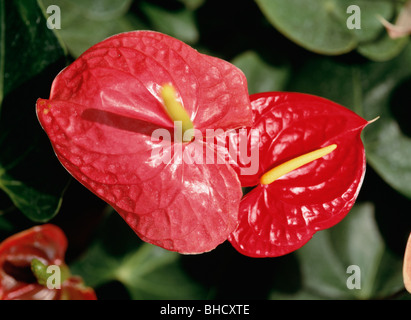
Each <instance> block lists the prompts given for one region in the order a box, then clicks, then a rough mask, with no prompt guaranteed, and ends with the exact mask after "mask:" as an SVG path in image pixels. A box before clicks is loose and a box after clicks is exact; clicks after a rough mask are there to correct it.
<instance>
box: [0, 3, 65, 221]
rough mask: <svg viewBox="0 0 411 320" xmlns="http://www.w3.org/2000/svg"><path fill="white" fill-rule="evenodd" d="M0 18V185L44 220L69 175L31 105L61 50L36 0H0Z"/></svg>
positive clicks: (20, 206) (46, 84) (28, 211)
mask: <svg viewBox="0 0 411 320" xmlns="http://www.w3.org/2000/svg"><path fill="white" fill-rule="evenodd" d="M5 12H7V14H5ZM0 18H1V22H0V25H1V40H0V42H1V53H0V54H1V56H0V66H1V67H0V79H1V80H0V84H1V85H2V86H1V88H0V98H1V100H2V105H1V114H0V150H1V153H0V188H1V189H2V190H3V191H4V192H5V193H6V194H7V195H8V196H9V197H10V199H11V200H12V201H13V203H14V204H15V205H16V207H17V208H18V209H20V210H21V211H22V212H23V213H24V214H26V215H27V216H28V217H29V218H30V219H32V220H34V221H46V220H48V219H50V218H51V217H53V216H54V215H55V214H56V213H57V211H58V209H59V207H60V204H61V195H62V193H63V190H64V188H65V186H66V184H67V181H68V179H67V175H66V174H65V172H63V170H62V169H61V167H60V165H59V164H58V162H57V159H56V158H55V156H54V155H53V153H52V150H51V148H50V144H49V142H48V141H47V140H46V139H45V135H44V133H43V131H42V129H41V127H40V125H39V123H38V121H37V118H36V116H35V110H34V106H35V102H36V99H37V98H38V97H39V96H38V94H41V93H42V94H48V91H49V88H50V84H51V80H52V79H50V72H55V74H57V72H58V71H60V69H61V68H63V67H64V65H65V61H64V56H65V52H64V50H63V48H62V47H61V45H60V42H59V41H58V39H57V38H56V37H55V35H54V33H53V32H52V31H51V30H49V29H48V28H47V25H46V19H45V17H44V16H43V12H42V10H41V9H40V7H39V6H38V4H37V1H35V0H29V1H25V0H24V1H23V0H16V1H4V0H1V1H0ZM51 74H52V73H51Z"/></svg>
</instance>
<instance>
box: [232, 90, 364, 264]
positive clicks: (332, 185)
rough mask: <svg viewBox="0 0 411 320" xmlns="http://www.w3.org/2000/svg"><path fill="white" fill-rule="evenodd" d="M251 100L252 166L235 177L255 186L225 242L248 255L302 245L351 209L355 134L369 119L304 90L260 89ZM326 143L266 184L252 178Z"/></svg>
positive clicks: (359, 151) (357, 170)
mask: <svg viewBox="0 0 411 320" xmlns="http://www.w3.org/2000/svg"><path fill="white" fill-rule="evenodd" d="M251 101H252V106H253V111H254V121H255V122H254V126H253V127H252V128H253V129H258V130H259V132H260V140H259V150H260V153H259V155H260V157H259V158H260V159H259V169H258V171H257V173H256V174H254V175H248V176H244V175H243V176H240V180H241V181H242V184H243V186H252V185H257V186H256V187H255V189H253V190H252V191H251V192H250V193H249V194H247V195H246V196H245V197H244V198H243V200H242V201H241V205H240V214H239V219H240V223H239V227H238V228H237V229H236V231H235V232H233V234H232V235H230V237H229V240H230V242H231V243H232V244H233V246H234V247H236V248H237V249H238V250H239V251H240V252H242V253H244V254H246V255H249V256H254V257H265V256H279V255H283V254H286V253H289V252H291V251H294V250H296V249H298V248H299V247H301V246H303V245H304V244H305V243H306V242H307V241H308V240H309V239H310V238H311V236H312V235H313V234H314V233H315V232H316V231H318V230H322V229H325V228H329V227H331V226H333V225H335V224H336V223H338V222H339V221H340V220H341V219H343V218H344V216H345V215H346V214H347V213H348V211H349V210H350V209H351V207H352V205H353V204H354V202H355V199H356V197H357V195H358V192H359V189H360V186H361V184H362V180H363V177H364V174H365V152H364V147H363V145H362V141H361V137H360V134H361V131H362V129H363V128H364V127H365V126H366V125H367V123H368V122H367V121H365V120H364V119H362V118H361V117H359V116H358V115H356V114H355V113H353V112H352V111H350V110H348V109H347V108H345V107H343V106H340V105H338V104H336V103H334V102H331V101H329V100H326V99H323V98H320V97H315V96H311V95H306V94H300V93H274V92H273V93H263V94H257V95H253V96H252V97H251ZM331 144H337V146H338V147H337V149H336V150H334V151H333V152H332V153H330V154H328V155H326V156H324V157H323V158H320V159H318V160H315V161H313V162H311V163H308V164H306V165H304V166H302V167H300V168H298V169H296V170H294V171H292V172H290V173H288V174H286V175H284V176H283V177H281V178H279V179H278V180H276V181H274V182H273V183H271V184H269V185H261V184H260V183H259V179H260V177H261V175H262V174H263V173H265V172H266V171H268V170H269V169H271V168H273V167H275V166H277V165H279V164H281V163H283V162H285V161H287V160H290V159H293V158H295V157H298V156H300V155H302V154H305V153H308V152H310V151H313V150H316V149H319V148H322V147H325V146H328V145H331ZM250 145H251V143H250ZM241 166H242V164H241V162H239V163H238V165H236V166H234V167H235V169H236V170H237V171H238V172H240V170H239V169H240V168H241Z"/></svg>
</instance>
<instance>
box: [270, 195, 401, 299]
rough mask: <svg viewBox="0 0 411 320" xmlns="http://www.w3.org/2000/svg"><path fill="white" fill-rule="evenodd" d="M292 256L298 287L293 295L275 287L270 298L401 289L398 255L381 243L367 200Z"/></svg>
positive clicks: (372, 294) (359, 295)
mask: <svg viewBox="0 0 411 320" xmlns="http://www.w3.org/2000/svg"><path fill="white" fill-rule="evenodd" d="M296 255H297V258H298V261H299V264H300V266H301V278H302V283H301V288H300V289H299V290H298V291H297V292H295V293H294V294H283V293H282V292H280V291H278V290H276V291H273V292H272V293H271V298H277V299H278V298H291V297H292V298H300V299H301V298H307V299H372V298H384V297H388V296H390V295H392V294H394V293H396V292H399V291H401V290H402V289H403V283H402V257H398V256H396V255H394V254H393V253H392V252H391V251H390V250H389V249H388V248H387V246H386V245H385V243H384V241H383V238H382V237H381V235H380V233H379V229H378V226H377V224H376V222H375V217H374V206H373V205H372V204H371V203H362V204H356V205H355V206H354V208H353V209H352V211H351V212H350V213H349V214H348V216H347V217H346V218H344V220H343V221H342V222H340V223H339V224H338V225H337V226H335V227H333V228H331V229H327V230H323V231H320V232H317V233H316V234H315V235H314V236H313V238H312V239H311V240H310V241H309V242H308V243H307V244H306V245H305V246H304V247H303V248H301V249H299V250H298V251H297V252H296ZM349 266H355V267H354V268H357V269H353V270H350V269H349ZM354 278H356V279H354ZM351 285H356V286H351Z"/></svg>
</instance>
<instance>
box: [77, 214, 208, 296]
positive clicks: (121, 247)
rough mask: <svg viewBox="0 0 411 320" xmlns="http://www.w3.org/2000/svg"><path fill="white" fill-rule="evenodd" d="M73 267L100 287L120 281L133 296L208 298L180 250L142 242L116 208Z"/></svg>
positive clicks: (93, 285)
mask: <svg viewBox="0 0 411 320" xmlns="http://www.w3.org/2000/svg"><path fill="white" fill-rule="evenodd" d="M70 270H71V271H72V273H73V274H77V275H81V276H82V277H83V279H84V281H85V283H86V284H87V285H89V286H92V287H94V288H97V289H98V287H100V286H102V285H104V284H106V283H109V282H111V281H119V282H121V283H122V284H123V285H124V286H125V288H126V289H127V290H128V292H129V294H130V297H131V298H132V299H204V298H205V290H204V289H203V288H202V287H201V286H200V285H199V284H197V283H195V282H194V281H193V280H192V279H191V278H189V276H188V275H187V274H186V272H185V271H184V270H183V269H182V267H181V264H180V255H179V254H178V253H175V252H170V251H166V250H164V249H161V248H159V247H156V246H153V245H151V244H148V243H142V242H141V241H140V240H139V238H138V237H137V236H136V235H135V234H134V232H133V231H132V230H131V229H130V228H129V227H128V225H126V223H125V222H124V221H123V220H122V219H121V217H120V216H119V215H117V213H115V212H113V213H112V214H111V215H110V216H109V217H108V218H107V220H106V222H105V223H104V225H103V227H102V229H101V230H100V232H99V233H98V235H97V237H96V239H95V241H94V243H93V244H92V245H91V246H90V247H89V249H88V250H87V252H86V253H85V255H84V257H83V258H82V259H81V260H79V261H77V262H75V263H73V264H72V265H71V267H70Z"/></svg>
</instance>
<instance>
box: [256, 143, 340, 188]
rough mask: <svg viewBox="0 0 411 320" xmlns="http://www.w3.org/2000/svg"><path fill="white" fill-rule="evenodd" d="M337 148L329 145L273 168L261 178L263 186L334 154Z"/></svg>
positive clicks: (334, 145)
mask: <svg viewBox="0 0 411 320" xmlns="http://www.w3.org/2000/svg"><path fill="white" fill-rule="evenodd" d="M336 148H337V145H336V144H332V145H329V146H327V147H324V148H321V149H317V150H315V151H312V152H309V153H306V154H303V155H301V156H299V157H296V158H294V159H291V160H289V161H286V162H284V163H282V164H280V165H279V166H276V167H274V168H272V169H271V170H269V171H267V172H266V173H264V174H263V175H262V176H261V178H260V183H261V184H270V183H273V182H274V181H275V180H277V179H278V178H280V177H282V176H283V175H285V174H287V173H289V172H291V171H293V170H295V169H297V168H299V167H302V166H303V165H305V164H307V163H310V162H312V161H314V160H317V159H320V158H322V157H324V156H325V155H327V154H329V153H331V152H333V151H334V150H335V149H336Z"/></svg>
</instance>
